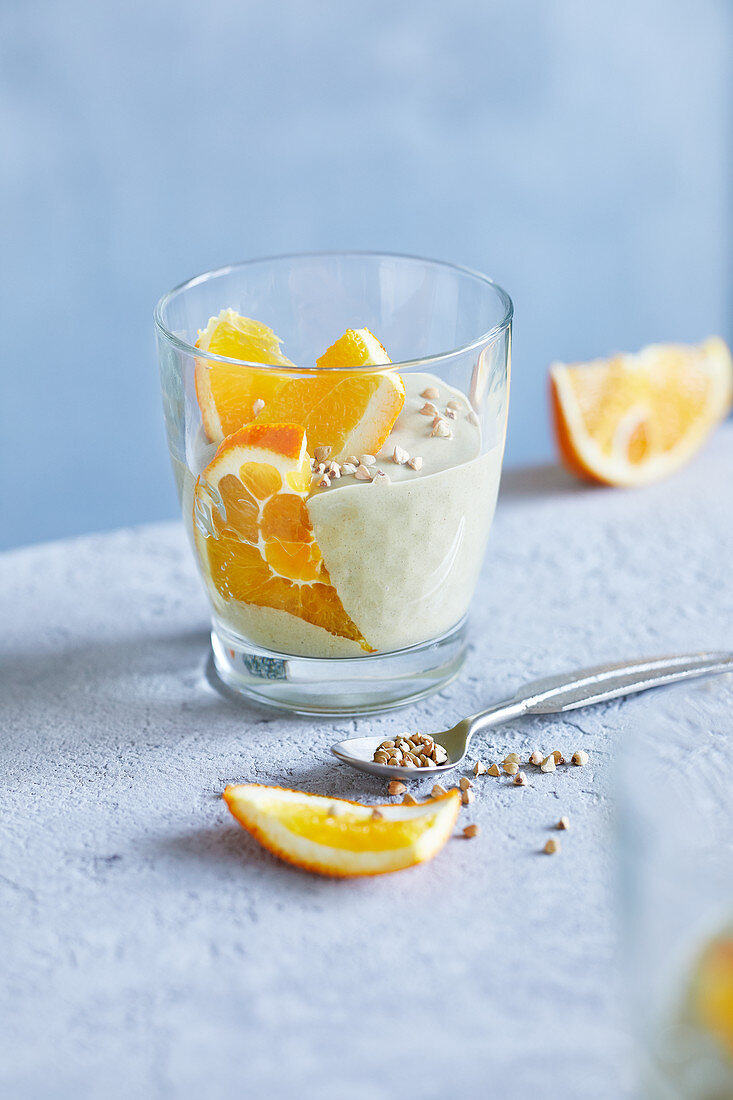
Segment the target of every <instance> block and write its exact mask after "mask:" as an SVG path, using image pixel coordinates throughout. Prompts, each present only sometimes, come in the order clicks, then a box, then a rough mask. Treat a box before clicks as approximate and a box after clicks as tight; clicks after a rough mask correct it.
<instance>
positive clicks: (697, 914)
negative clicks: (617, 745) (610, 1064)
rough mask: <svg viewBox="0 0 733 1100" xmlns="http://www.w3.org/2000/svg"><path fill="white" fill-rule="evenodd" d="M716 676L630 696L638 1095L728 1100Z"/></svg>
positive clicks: (732, 942)
mask: <svg viewBox="0 0 733 1100" xmlns="http://www.w3.org/2000/svg"><path fill="white" fill-rule="evenodd" d="M728 679H729V677H723V676H716V677H715V678H713V679H711V680H709V681H698V682H693V683H690V684H686V685H685V686H684V688H682V687H677V688H674V689H670V690H668V691H665V692H662V693H656V692H655V693H649V695H648V696H647V697H645V698H643V699H640V700H639V701H638V702H635V704H634V718H635V720H634V724H633V726H631V727H630V728H629V729H628V730H627V731H626V736H625V738H624V739H623V741H622V748H621V752H620V755H619V762H618V766H619V777H620V784H619V794H620V798H619V812H618V822H619V838H620V841H621V845H620V852H621V857H622V860H621V868H622V871H623V879H622V885H623V890H622V894H621V897H622V901H623V907H622V917H623V932H624V942H623V960H624V970H625V975H626V979H627V982H626V987H627V991H628V998H627V1006H628V1012H627V1020H628V1029H629V1038H630V1040H631V1042H630V1049H631V1051H632V1053H633V1055H634V1064H633V1071H634V1085H635V1091H634V1093H633V1095H634V1097H635V1098H638V1100H733V842H732V839H731V838H733V800H731V796H730V779H729V777H728V770H727V765H726V761H727V755H728V730H727V729H725V728H724V727H723V728H721V724H720V719H719V715H720V713H721V712H720V709H719V706H716V707H715V708H711V707H710V706H709V701H711V700H715V699H716V697H717V699H720V697H721V695H723V696H724V695H725V693H726V692H728V693H729V692H730V687H729V686H727V685H726V682H725V681H726V680H728Z"/></svg>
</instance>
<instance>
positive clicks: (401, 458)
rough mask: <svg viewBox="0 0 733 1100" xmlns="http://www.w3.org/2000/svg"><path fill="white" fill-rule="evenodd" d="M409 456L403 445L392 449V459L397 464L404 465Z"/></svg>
mask: <svg viewBox="0 0 733 1100" xmlns="http://www.w3.org/2000/svg"><path fill="white" fill-rule="evenodd" d="M409 457H410V456H409V454H408V453H407V451H406V450H405V449H404V448H403V447H395V449H394V450H393V451H392V461H393V462H394V463H395V465H397V466H404V465H405V463H406V462H407V460H408V459H409Z"/></svg>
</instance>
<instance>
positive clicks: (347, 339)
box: [316, 328, 392, 367]
mask: <svg viewBox="0 0 733 1100" xmlns="http://www.w3.org/2000/svg"><path fill="white" fill-rule="evenodd" d="M391 362H392V360H391V359H390V357H389V356H388V355H387V352H386V350H385V348H384V346H383V345H382V344H380V342H379V340H377V338H376V336H375V335H374V333H373V332H370V331H369V329H368V328H347V330H346V332H345V333H344V334H343V336H340V337H339V338H338V340H337V341H336V343H335V344H331V347H330V348H328V349H327V350H326V351H324V353H323V355H322V356H321V358H320V359H316V366H318V367H366V366H378V365H379V364H380V363H391Z"/></svg>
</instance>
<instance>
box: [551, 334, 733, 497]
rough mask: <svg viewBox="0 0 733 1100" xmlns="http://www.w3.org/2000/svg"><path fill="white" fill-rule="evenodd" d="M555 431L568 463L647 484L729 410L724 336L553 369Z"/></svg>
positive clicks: (730, 377)
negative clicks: (722, 337)
mask: <svg viewBox="0 0 733 1100" xmlns="http://www.w3.org/2000/svg"><path fill="white" fill-rule="evenodd" d="M550 384H551V395H552V406H553V413H554V421H555V434H556V438H557V443H558V448H559V450H560V455H561V458H562V460H563V462H564V463H565V465H566V466H567V467H568V469H569V470H570V471H571V472H572V473H575V474H577V475H578V476H580V477H582V478H585V479H586V480H589V481H600V482H603V483H605V484H608V485H645V484H646V483H648V482H650V481H656V480H657V479H658V478H661V477H664V476H665V475H666V474H669V473H672V471H673V470H676V469H677V468H678V467H679V466H682V465H683V463H685V462H686V461H687V460H688V459H689V458H690V457H691V455H693V454H694V453H695V451H697V450H698V448H699V447H700V446H701V445H702V443H703V442H704V441H705V439H706V438H707V436H708V435H709V434H710V432H711V431H712V429H713V428H714V427H715V425H716V424H718V423H719V422H720V421H721V420H722V419H723V418H724V417H725V416H726V415H727V414H728V412H729V411H730V407H731V402H732V401H733V363H732V362H731V355H730V352H729V350H728V348H727V347H726V345H725V344H724V343H723V341H722V340H720V339H718V338H717V337H711V338H710V339H709V340H705V341H704V342H703V343H702V344H700V345H698V346H687V345H684V344H655V345H651V346H650V347H647V348H644V349H643V350H642V351H640V352H638V354H636V355H617V356H614V357H613V358H610V359H595V360H593V361H592V362H590V363H576V364H573V365H566V364H563V363H555V364H554V365H553V366H552V367H551V368H550Z"/></svg>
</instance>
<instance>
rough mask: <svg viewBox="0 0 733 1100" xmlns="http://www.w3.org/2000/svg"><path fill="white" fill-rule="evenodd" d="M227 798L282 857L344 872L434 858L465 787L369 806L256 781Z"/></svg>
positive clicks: (373, 871) (379, 871) (376, 871)
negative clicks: (435, 795)
mask: <svg viewBox="0 0 733 1100" xmlns="http://www.w3.org/2000/svg"><path fill="white" fill-rule="evenodd" d="M224 799H225V801H226V804H227V806H228V807H229V809H230V810H231V812H232V814H233V815H234V817H236V819H237V821H238V822H239V824H240V825H243V826H244V828H245V829H246V830H247V832H248V833H251V834H252V836H253V837H255V838H256V839H257V840H259V842H260V844H262V845H263V846H264V847H265V848H269V850H270V851H271V852H274V854H275V855H276V856H279V857H280V858H281V859H284V860H286V861H287V862H288V863H294V864H295V865H296V866H298V867H302V868H304V870H306V871H317V872H318V873H319V874H322V875H336V876H338V877H342V878H346V877H349V876H351V875H383V874H385V873H386V872H388V871H400V870H402V868H404V867H413V866H414V865H415V864H416V863H424V862H425V861H426V860H428V859H432V858H433V856H435V855H437V853H438V852H439V851H440V849H441V848H442V847H443V845H444V844H445V842H446V841H447V840H448V838H449V836H450V835H451V832H452V831H453V826H454V825H455V823H456V818H457V817H458V811H459V810H460V808H461V799H460V796H459V794H458V791H457V790H452V791H448V792H447V794H445V795H441V797H440V798H431V799H430V800H429V801H428V802H419V803H417V805H415V806H404V805H397V806H395V805H389V806H363V805H362V804H361V803H359V802H348V801H346V799H343V798H324V797H323V796H322V795H318V794H304V793H303V792H302V791H290V790H286V789H285V788H284V787H265V786H262V785H260V784H259V783H248V784H244V785H241V786H230V787H227V788H226V790H225V791H224ZM375 811H376V813H375ZM377 815H379V816H377Z"/></svg>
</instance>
